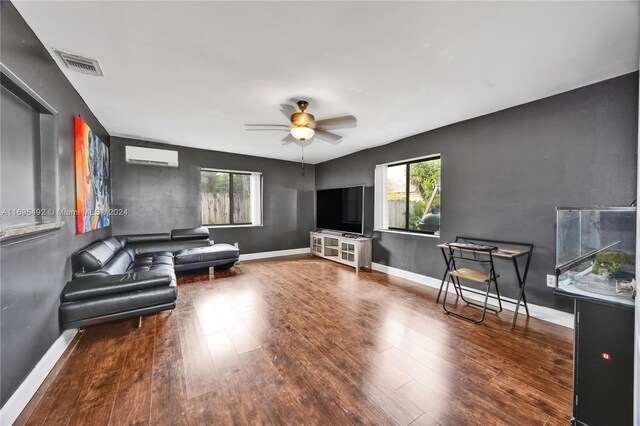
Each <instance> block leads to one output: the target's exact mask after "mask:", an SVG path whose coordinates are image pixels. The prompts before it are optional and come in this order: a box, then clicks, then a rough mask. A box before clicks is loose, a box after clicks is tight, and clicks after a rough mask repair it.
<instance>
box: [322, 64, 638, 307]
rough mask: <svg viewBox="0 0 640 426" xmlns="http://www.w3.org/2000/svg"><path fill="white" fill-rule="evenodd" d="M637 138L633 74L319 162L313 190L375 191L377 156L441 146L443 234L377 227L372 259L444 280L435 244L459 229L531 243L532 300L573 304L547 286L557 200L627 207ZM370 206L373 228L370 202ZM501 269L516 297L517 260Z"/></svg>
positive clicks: (369, 225)
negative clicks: (354, 188) (361, 186)
mask: <svg viewBox="0 0 640 426" xmlns="http://www.w3.org/2000/svg"><path fill="white" fill-rule="evenodd" d="M435 101H436V102H437V100H435ZM346 142H347V141H345V143H346ZM637 142H638V73H637V72H636V73H632V74H628V75H624V76H621V77H618V78H614V79H611V80H607V81H603V82H600V83H597V84H594V85H590V86H586V87H582V88H579V89H576V90H573V91H570V92H566V93H562V94H559V95H556V96H552V97H549V98H545V99H542V100H539V101H535V102H531V103H528V104H525V105H520V106H517V107H514V108H510V109H507V110H503V111H499V112H496V113H493V114H489V115H485V116H482V117H479V118H474V119H472V120H468V121H464V122H461V123H456V124H453V125H450V126H447V127H443V128H440V129H437V130H433V131H429V132H426V133H422V134H419V135H416V136H412V137H409V138H406V139H402V140H399V141H397V142H393V143H390V144H388V145H385V146H381V147H376V148H372V149H368V150H365V151H360V152H357V153H355V154H351V155H348V156H345V157H342V158H338V159H335V160H332V161H327V162H324V163H321V164H317V165H316V188H317V189H321V188H331V187H338V186H345V185H353V184H365V185H367V186H369V187H370V188H369V191H368V193H369V194H373V191H372V189H371V187H372V186H373V183H374V167H375V165H376V164H382V163H386V162H390V161H397V160H402V159H407V158H414V157H419V156H422V155H428V154H436V153H441V154H442V211H441V221H442V223H441V237H440V238H439V239H434V238H429V237H422V236H414V235H398V234H392V233H385V232H381V233H375V234H374V238H375V241H374V246H373V261H374V262H377V263H381V264H384V265H388V266H392V267H395V268H400V269H403V270H407V271H411V272H415V273H418V274H423V275H427V276H430V277H435V278H440V277H442V273H443V269H444V261H443V258H442V255H441V253H440V252H439V250H438V249H437V247H436V244H438V243H441V242H448V241H452V240H454V239H455V237H456V235H470V236H475V237H478V238H480V237H486V238H496V239H501V240H511V241H514V240H519V241H529V242H532V243H534V244H535V252H534V256H533V260H532V264H531V271H530V276H529V279H528V284H527V296H528V300H529V302H531V303H534V304H539V305H543V306H548V307H553V308H557V309H562V310H565V311H570V310H571V306H572V305H571V303H570V301H569V300H567V299H563V298H562V297H558V296H554V294H553V289H551V288H548V287H546V278H545V275H546V274H553V273H554V265H555V222H556V221H555V207H556V206H589V205H629V204H630V203H631V202H632V201H633V200H634V199H635V198H636V158H637ZM367 205H368V206H369V207H368V208H367V210H366V217H365V228H366V230H367V232H369V233H371V232H372V231H373V200H371V199H370V200H369V202H368V204H367ZM496 268H497V269H498V273H500V274H501V278H500V279H499V283H501V284H502V285H501V287H500V289H501V291H502V292H504V294H505V295H506V296H508V297H512V298H515V297H517V293H516V287H517V285H516V284H515V281H514V276H513V273H512V272H511V271H512V267H511V265H509V264H506V263H504V262H503V261H498V263H497V265H496Z"/></svg>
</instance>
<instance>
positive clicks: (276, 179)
mask: <svg viewBox="0 0 640 426" xmlns="http://www.w3.org/2000/svg"><path fill="white" fill-rule="evenodd" d="M126 145H136V146H145V147H151V148H160V149H170V150H175V151H178V162H179V167H178V168H173V167H160V166H147V165H139V164H127V163H126V162H125V146H126ZM201 167H205V168H217V169H222V170H241V171H251V172H262V173H263V226H257V227H233V228H211V229H210V233H211V236H212V238H213V239H214V240H215V241H217V242H228V243H235V242H237V243H238V244H239V247H240V253H241V254H246V253H256V252H265V251H274V250H287V249H294V248H301V247H308V245H309V231H311V230H312V229H313V224H314V190H315V170H314V166H312V165H308V164H307V165H305V167H304V169H302V168H301V165H300V163H294V162H290V161H280V160H272V159H268V158H260V157H251V156H247V155H238V154H230V153H226V152H218V151H209V150H202V149H194V148H186V147H181V146H175V145H163V144H158V143H153V142H145V141H139V140H133V139H123V138H118V137H112V138H111V179H112V190H113V206H114V207H115V208H126V209H128V215H127V216H121V217H114V218H113V231H114V234H131V233H146V232H167V231H169V230H171V229H173V228H188V227H193V226H200V224H201V221H200V217H201V215H200V192H199V191H200V190H199V188H200V168H201Z"/></svg>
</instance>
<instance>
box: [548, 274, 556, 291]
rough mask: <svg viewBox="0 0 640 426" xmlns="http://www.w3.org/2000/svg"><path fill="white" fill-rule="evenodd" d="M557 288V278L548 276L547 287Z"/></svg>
mask: <svg viewBox="0 0 640 426" xmlns="http://www.w3.org/2000/svg"><path fill="white" fill-rule="evenodd" d="M555 286H556V276H555V275H547V287H554V288H555Z"/></svg>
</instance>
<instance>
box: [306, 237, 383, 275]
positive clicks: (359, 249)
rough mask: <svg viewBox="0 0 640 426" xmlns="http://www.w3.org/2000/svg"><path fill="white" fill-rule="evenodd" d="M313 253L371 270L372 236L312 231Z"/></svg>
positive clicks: (357, 268) (357, 270)
mask: <svg viewBox="0 0 640 426" xmlns="http://www.w3.org/2000/svg"><path fill="white" fill-rule="evenodd" d="M309 240H310V245H311V254H312V255H314V256H319V257H322V258H324V259H329V260H333V261H334V262H338V263H342V264H343V265H347V266H351V267H353V268H356V274H357V273H358V272H359V271H360V268H367V269H369V270H371V238H367V237H358V236H356V237H355V238H354V237H353V236H346V235H345V234H343V235H336V234H323V233H322V232H311V233H310V237H309Z"/></svg>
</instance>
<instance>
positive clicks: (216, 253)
mask: <svg viewBox="0 0 640 426" xmlns="http://www.w3.org/2000/svg"><path fill="white" fill-rule="evenodd" d="M239 256H240V250H239V249H238V248H237V247H236V246H232V245H231V244H226V243H220V244H215V245H213V246H208V247H195V248H188V249H184V250H180V251H177V252H175V253H174V254H173V259H174V262H175V263H176V265H180V264H185V263H200V262H210V261H214V260H222V259H237V258H238V257H239Z"/></svg>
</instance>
